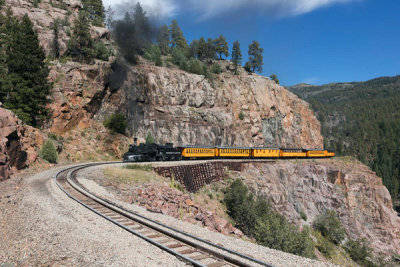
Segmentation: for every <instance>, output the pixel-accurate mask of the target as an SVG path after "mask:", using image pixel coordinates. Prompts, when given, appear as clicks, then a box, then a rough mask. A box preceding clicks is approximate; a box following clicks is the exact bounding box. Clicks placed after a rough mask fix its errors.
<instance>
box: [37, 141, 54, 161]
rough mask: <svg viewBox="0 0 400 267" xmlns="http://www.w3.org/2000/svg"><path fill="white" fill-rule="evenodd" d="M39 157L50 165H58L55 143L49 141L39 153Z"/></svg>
mask: <svg viewBox="0 0 400 267" xmlns="http://www.w3.org/2000/svg"><path fill="white" fill-rule="evenodd" d="M39 156H40V157H41V158H42V159H44V160H47V161H48V162H50V163H57V157H58V154H57V150H56V148H55V147H54V144H53V141H51V140H50V139H47V140H46V142H44V144H43V146H42V148H41V149H40V151H39Z"/></svg>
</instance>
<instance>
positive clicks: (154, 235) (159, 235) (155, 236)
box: [147, 234, 163, 238]
mask: <svg viewBox="0 0 400 267" xmlns="http://www.w3.org/2000/svg"><path fill="white" fill-rule="evenodd" d="M162 236H163V235H162V234H153V235H149V236H147V237H148V238H158V237H162Z"/></svg>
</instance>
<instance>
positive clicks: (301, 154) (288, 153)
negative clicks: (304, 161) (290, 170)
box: [280, 148, 307, 158]
mask: <svg viewBox="0 0 400 267" xmlns="http://www.w3.org/2000/svg"><path fill="white" fill-rule="evenodd" d="M280 157H281V158H305V157H307V151H306V150H304V149H302V148H281V150H280Z"/></svg>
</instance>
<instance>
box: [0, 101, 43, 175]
mask: <svg viewBox="0 0 400 267" xmlns="http://www.w3.org/2000/svg"><path fill="white" fill-rule="evenodd" d="M43 140H44V136H43V134H42V133H40V132H39V131H38V130H37V129H35V128H33V127H30V126H27V125H25V124H24V123H23V122H21V121H20V120H19V119H18V118H17V117H16V116H15V115H14V113H12V112H11V111H9V110H6V109H3V108H1V107H0V180H3V179H7V178H9V177H10V175H11V174H12V173H13V172H14V171H15V170H20V169H23V168H25V167H26V166H27V165H28V164H30V163H32V162H34V161H36V159H37V152H36V151H37V150H38V148H39V147H40V146H41V145H42V144H43Z"/></svg>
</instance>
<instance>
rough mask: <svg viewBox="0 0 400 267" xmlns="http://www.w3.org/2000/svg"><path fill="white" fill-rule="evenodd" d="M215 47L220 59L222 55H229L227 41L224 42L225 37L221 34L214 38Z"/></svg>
mask: <svg viewBox="0 0 400 267" xmlns="http://www.w3.org/2000/svg"><path fill="white" fill-rule="evenodd" d="M215 47H216V50H217V53H218V54H219V59H222V55H225V57H229V50H228V43H227V42H226V39H225V37H224V36H223V35H220V36H219V37H218V38H217V39H216V40H215Z"/></svg>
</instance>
